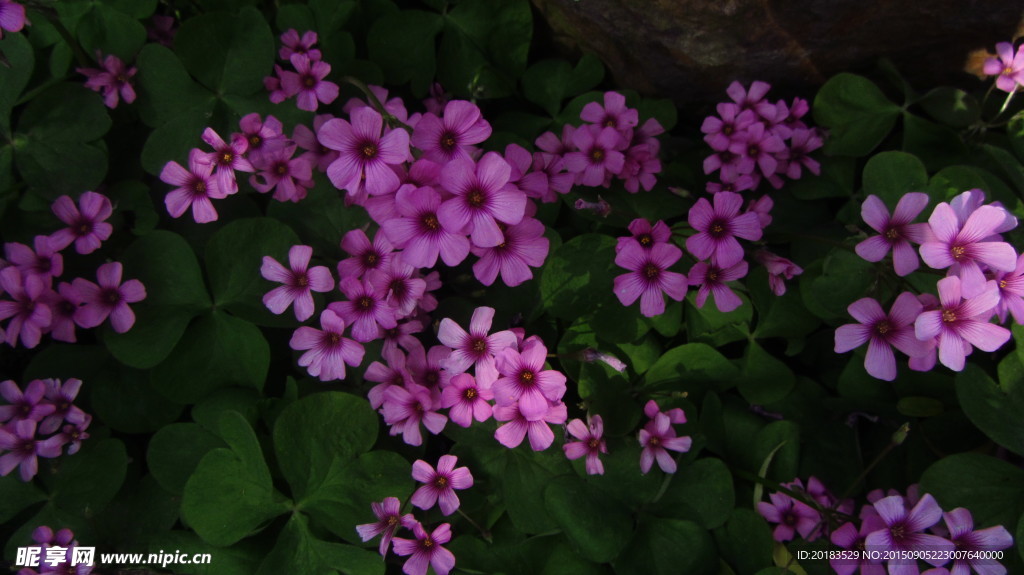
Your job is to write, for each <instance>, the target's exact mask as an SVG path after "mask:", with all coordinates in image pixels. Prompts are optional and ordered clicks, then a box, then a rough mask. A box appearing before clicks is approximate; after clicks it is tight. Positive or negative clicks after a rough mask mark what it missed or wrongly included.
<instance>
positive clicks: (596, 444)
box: [587, 437, 601, 449]
mask: <svg viewBox="0 0 1024 575" xmlns="http://www.w3.org/2000/svg"><path fill="white" fill-rule="evenodd" d="M587 447H589V448H591V449H597V448H598V447H601V440H600V439H598V438H596V437H592V438H591V439H590V441H588V442H587Z"/></svg>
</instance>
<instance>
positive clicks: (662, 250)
mask: <svg viewBox="0 0 1024 575" xmlns="http://www.w3.org/2000/svg"><path fill="white" fill-rule="evenodd" d="M682 256H683V251H682V250H680V249H679V248H677V247H676V246H674V245H672V244H655V245H654V246H653V247H651V249H649V250H648V249H644V248H642V247H640V244H639V243H634V244H627V245H626V247H624V248H623V249H622V251H620V252H618V253H617V254H615V264H616V265H618V266H619V267H623V268H625V269H627V270H629V273H625V274H622V275H620V276H617V277H616V278H615V280H614V282H613V285H614V290H615V296H616V297H618V298H619V301H620V302H622V305H624V306H629V305H633V302H635V301H636V300H637V298H640V313H642V314H643V315H644V316H646V317H654V316H657V315H661V314H662V313H664V312H665V299H664V298H663V297H662V295H661V294H662V292H664V293H665V294H667V295H668V296H669V297H671V298H672V299H674V300H676V301H682V299H683V297H685V296H686V289H687V281H686V276H684V275H683V274H681V273H677V272H672V271H668V268H669V267H670V266H671V265H672V264H674V263H676V262H677V261H679V258H681V257H682Z"/></svg>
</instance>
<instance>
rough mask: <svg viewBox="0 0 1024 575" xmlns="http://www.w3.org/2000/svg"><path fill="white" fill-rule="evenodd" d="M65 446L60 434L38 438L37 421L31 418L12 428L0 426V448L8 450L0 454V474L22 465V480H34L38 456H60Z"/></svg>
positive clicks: (2, 474) (3, 474) (37, 469)
mask: <svg viewBox="0 0 1024 575" xmlns="http://www.w3.org/2000/svg"><path fill="white" fill-rule="evenodd" d="M63 446H64V441H63V438H62V437H61V436H60V435H54V436H53V437H51V438H49V439H46V440H37V439H36V422H35V421H32V420H31V419H22V420H21V421H18V422H17V423H15V424H14V425H13V426H12V427H11V428H10V429H5V428H0V450H7V451H8V453H5V454H4V455H2V456H0V476H6V475H8V474H10V473H11V471H14V468H15V467H19V466H20V468H21V480H22V481H25V482H29V481H32V478H33V477H35V476H36V473H38V472H39V460H38V459H37V457H49V458H52V457H59V456H60V454H61V449H62V448H63Z"/></svg>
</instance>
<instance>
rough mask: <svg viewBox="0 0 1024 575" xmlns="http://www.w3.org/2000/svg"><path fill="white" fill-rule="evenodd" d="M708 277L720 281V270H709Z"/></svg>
mask: <svg viewBox="0 0 1024 575" xmlns="http://www.w3.org/2000/svg"><path fill="white" fill-rule="evenodd" d="M708 279H709V280H711V281H713V282H716V281H718V271H717V270H712V271H709V272H708Z"/></svg>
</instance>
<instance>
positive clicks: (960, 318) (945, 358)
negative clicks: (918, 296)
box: [914, 276, 1010, 371]
mask: <svg viewBox="0 0 1024 575" xmlns="http://www.w3.org/2000/svg"><path fill="white" fill-rule="evenodd" d="M938 285H939V301H940V302H941V307H940V308H939V309H936V310H931V311H925V312H922V313H921V315H919V316H918V317H917V320H916V321H915V322H914V331H915V333H916V335H917V339H920V340H927V339H931V338H934V337H936V336H938V338H939V361H940V362H942V365H944V366H946V367H948V368H950V369H952V370H954V371H960V370H962V369H963V368H964V361H965V358H966V356H967V355H968V354H969V353H970V352H971V346H972V345H973V346H974V347H977V348H978V349H980V350H983V351H995V350H997V349H999V348H1000V347H1002V346H1003V344H1004V343H1006V342H1007V341H1009V339H1010V330H1008V329H1006V328H1004V327H1002V326H998V325H994V324H991V323H988V318H989V317H991V316H992V313H993V310H994V309H995V307H996V304H997V303H999V288H998V287H997V286H996V283H995V282H994V281H991V280H989V281H988V282H987V283H986V284H984V287H983V289H982V291H981V293H979V294H978V295H977V296H975V297H972V298H970V299H964V298H963V297H962V294H961V281H960V278H958V277H956V276H950V277H946V278H942V279H941V280H939V284H938Z"/></svg>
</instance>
